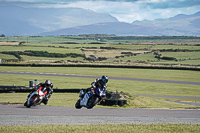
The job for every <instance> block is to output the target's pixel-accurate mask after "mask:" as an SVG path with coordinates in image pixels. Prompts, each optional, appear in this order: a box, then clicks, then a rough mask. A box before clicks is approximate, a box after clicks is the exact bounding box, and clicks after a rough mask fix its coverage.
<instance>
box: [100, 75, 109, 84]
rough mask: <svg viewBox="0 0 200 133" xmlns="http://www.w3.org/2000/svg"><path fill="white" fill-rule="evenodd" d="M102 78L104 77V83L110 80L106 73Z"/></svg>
mask: <svg viewBox="0 0 200 133" xmlns="http://www.w3.org/2000/svg"><path fill="white" fill-rule="evenodd" d="M101 79H102V81H103V82H104V83H107V82H108V77H107V76H105V75H103V76H102V77H101Z"/></svg>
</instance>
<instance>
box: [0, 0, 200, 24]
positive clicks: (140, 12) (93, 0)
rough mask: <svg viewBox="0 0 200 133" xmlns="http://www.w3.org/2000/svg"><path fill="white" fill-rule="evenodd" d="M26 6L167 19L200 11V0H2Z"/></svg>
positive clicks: (122, 17)
mask: <svg viewBox="0 0 200 133" xmlns="http://www.w3.org/2000/svg"><path fill="white" fill-rule="evenodd" d="M0 5H12V6H13V5H14V6H20V7H25V8H31V7H34V8H69V7H76V8H83V9H89V10H93V11H95V12H97V13H106V14H110V15H112V16H113V17H115V18H117V19H118V21H120V22H127V23H132V22H133V21H136V20H138V21H142V20H154V19H165V18H170V17H174V16H175V15H177V14H186V15H190V14H194V13H196V12H198V11H200V0H0Z"/></svg>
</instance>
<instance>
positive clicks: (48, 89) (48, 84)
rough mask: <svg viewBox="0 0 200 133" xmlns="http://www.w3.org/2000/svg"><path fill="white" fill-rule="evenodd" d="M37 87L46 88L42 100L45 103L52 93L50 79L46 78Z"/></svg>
mask: <svg viewBox="0 0 200 133" xmlns="http://www.w3.org/2000/svg"><path fill="white" fill-rule="evenodd" d="M38 86H39V87H43V88H44V87H46V89H47V94H46V95H45V97H44V98H43V100H42V102H43V103H44V104H45V105H46V104H47V102H48V100H49V98H50V97H51V95H52V93H53V83H51V81H50V80H46V81H45V82H44V83H40V84H38Z"/></svg>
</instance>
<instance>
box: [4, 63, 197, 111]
mask: <svg viewBox="0 0 200 133" xmlns="http://www.w3.org/2000/svg"><path fill="white" fill-rule="evenodd" d="M0 70H1V71H12V72H37V73H58V74H77V75H93V76H96V77H101V76H102V75H103V74H106V75H107V76H108V77H127V78H143V79H163V80H178V81H195V82H199V72H198V71H181V70H155V69H151V70H149V69H122V68H120V69H117V68H89V67H88V68H81V67H2V66H1V67H0ZM0 75H1V77H3V78H1V79H0V84H1V85H13V84H15V85H16V86H28V85H29V81H30V80H34V79H37V80H39V81H40V82H44V81H45V80H46V79H50V80H51V81H52V82H53V84H54V89H56V88H59V89H82V88H88V87H90V83H91V82H93V81H94V80H95V79H92V78H91V79H90V78H75V77H74V78H71V77H56V76H51V77H47V76H32V75H14V74H7V75H6V74H0ZM199 90H200V86H197V85H182V84H169V83H153V82H139V81H124V80H111V79H110V80H109V82H108V91H114V92H115V91H118V92H124V93H129V95H130V98H129V100H128V105H127V106H125V108H141V107H142V108H196V107H194V106H191V105H183V104H178V103H172V102H168V101H165V100H166V99H170V98H164V99H163V98H156V97H155V98H152V97H140V96H136V94H144V95H165V96H191V97H199V95H200V91H199ZM1 95H2V96H1V98H0V103H8V102H9V100H11V99H12V98H13V97H15V95H17V93H16V94H15V93H14V94H1ZM3 95H4V96H7V98H4V97H3ZM26 95H28V94H24V95H21V98H20V100H19V101H18V100H16V99H19V98H15V99H14V101H18V103H21V104H22V103H23V102H24V101H25V99H26ZM68 95H71V96H72V97H69V96H68ZM9 97H11V99H9ZM68 98H69V99H68ZM5 99H9V100H8V101H5ZM59 99H62V100H66V101H73V104H71V103H68V102H66V103H65V104H61V103H59V101H60V100H59ZM77 99H78V94H65V93H64V94H57V93H55V94H53V95H52V98H51V100H50V101H49V105H52V106H70V107H73V106H74V103H75V101H76V100H77ZM62 100H61V101H62ZM172 100H180V99H172ZM181 100H182V101H188V102H191V101H193V102H194V101H196V102H199V101H200V100H194V99H181ZM14 101H10V103H13V102H14Z"/></svg>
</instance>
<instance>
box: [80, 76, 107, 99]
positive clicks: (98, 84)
mask: <svg viewBox="0 0 200 133" xmlns="http://www.w3.org/2000/svg"><path fill="white" fill-rule="evenodd" d="M107 82H108V77H107V76H105V75H103V76H102V77H101V78H100V79H96V80H95V81H94V82H92V83H91V86H92V87H90V88H88V89H86V90H83V91H82V92H81V93H82V94H80V97H82V98H83V96H84V95H85V93H87V92H88V91H90V90H91V89H96V88H99V87H101V89H102V90H103V91H106V88H107V85H106V83H107Z"/></svg>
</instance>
